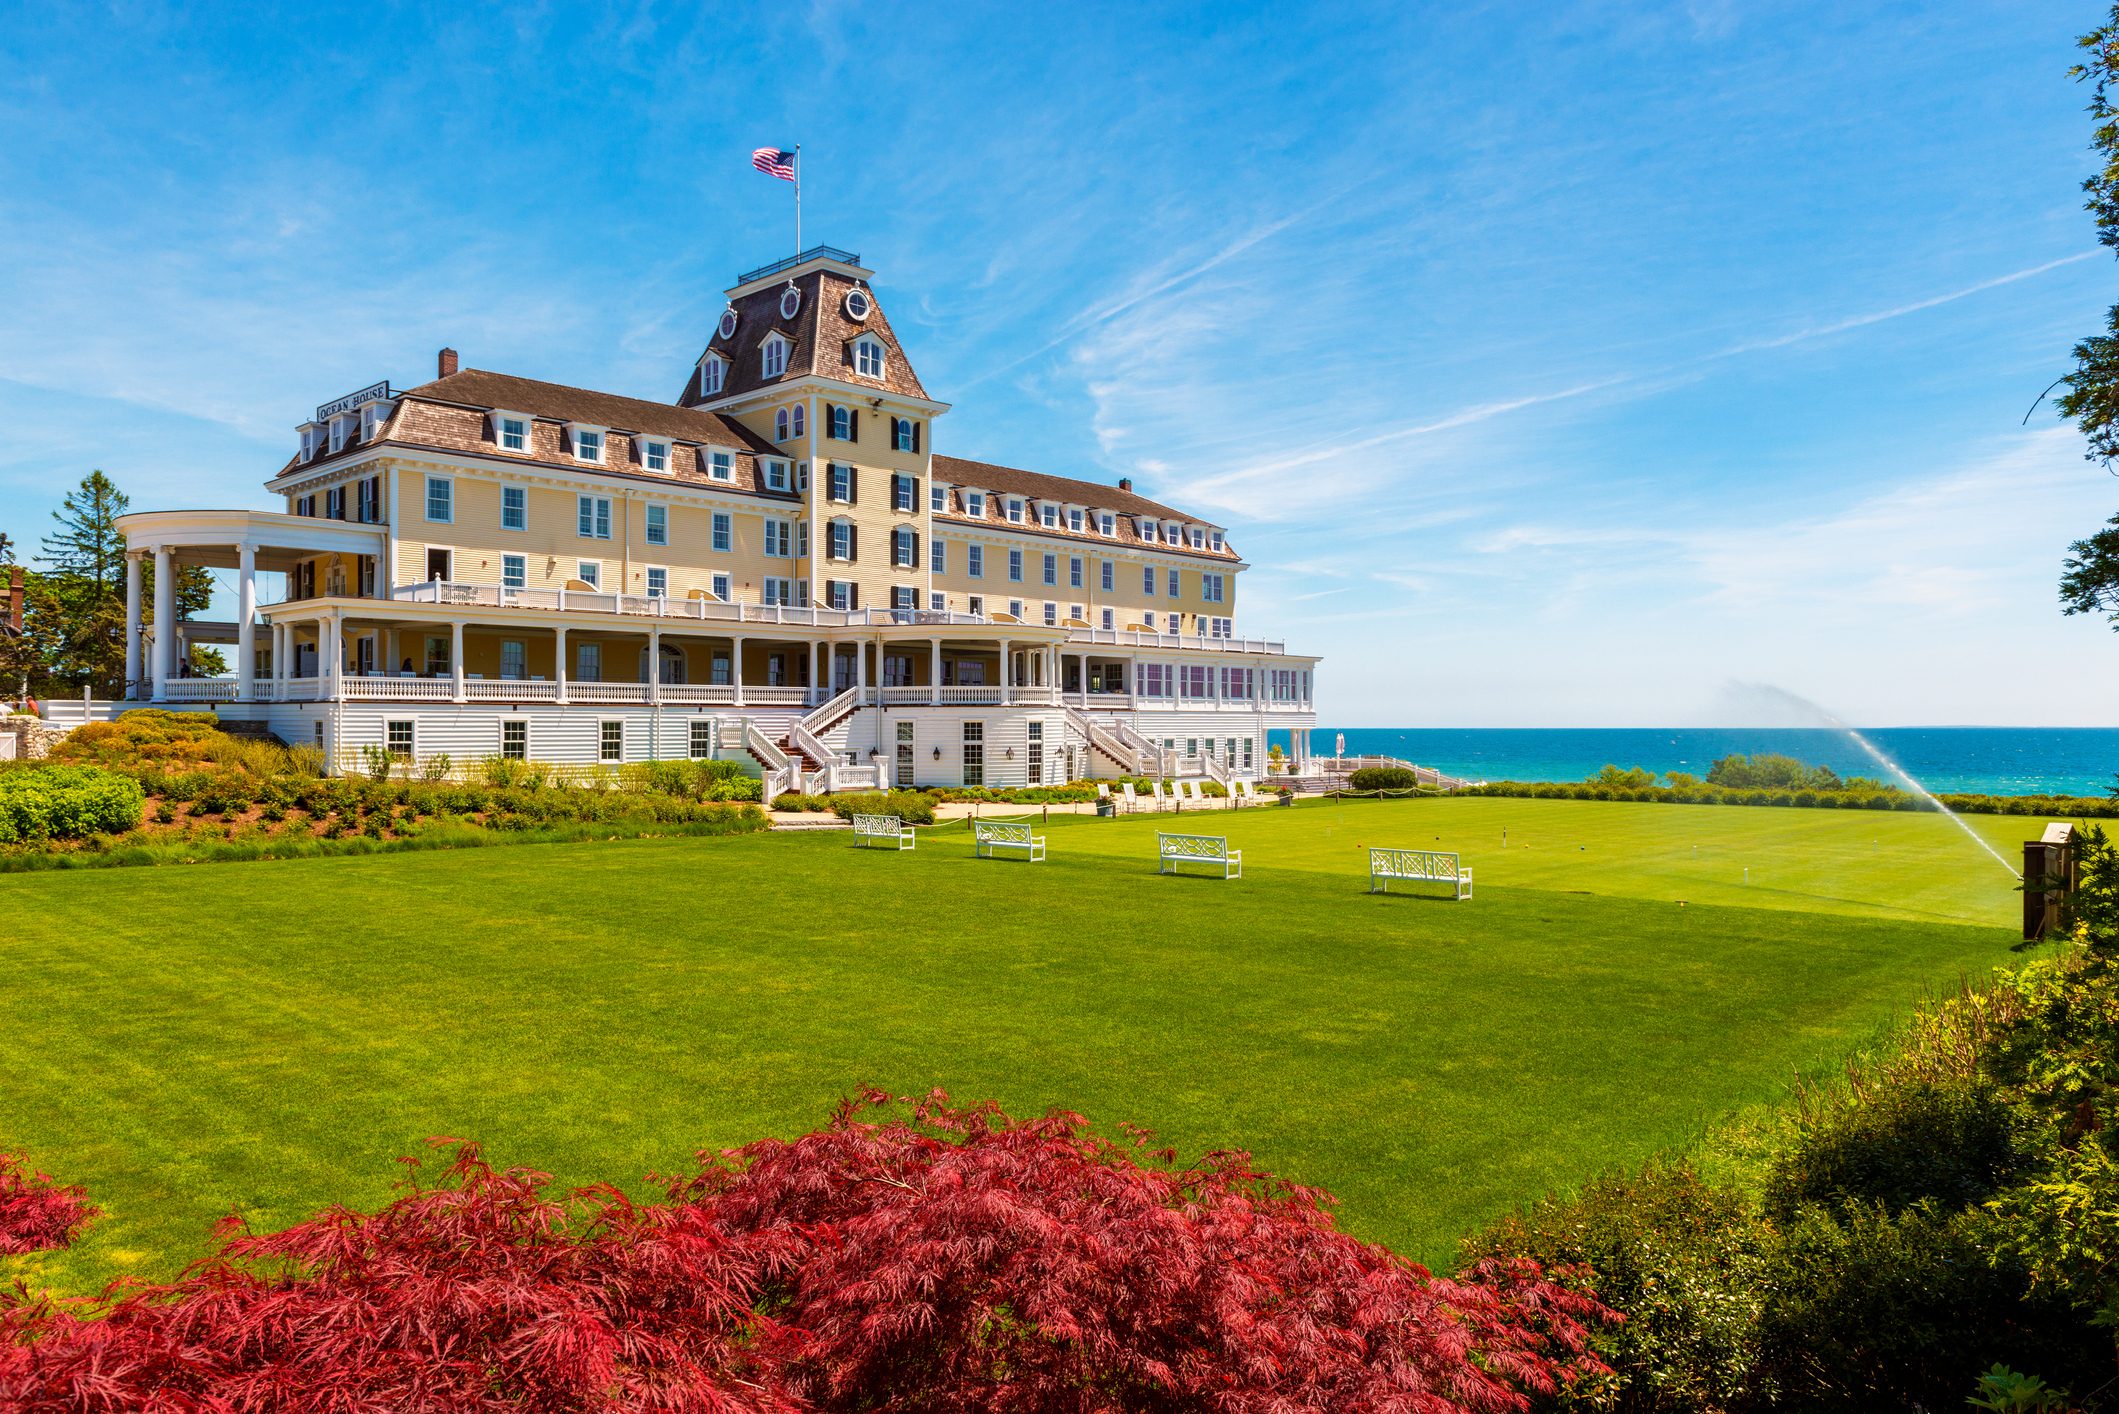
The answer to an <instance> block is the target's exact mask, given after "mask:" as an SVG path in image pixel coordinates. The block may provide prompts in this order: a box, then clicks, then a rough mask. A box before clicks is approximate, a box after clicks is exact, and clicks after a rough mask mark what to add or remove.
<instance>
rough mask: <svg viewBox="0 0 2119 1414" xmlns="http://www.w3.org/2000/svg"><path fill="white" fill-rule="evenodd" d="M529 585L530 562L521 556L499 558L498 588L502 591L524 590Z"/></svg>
mask: <svg viewBox="0 0 2119 1414" xmlns="http://www.w3.org/2000/svg"><path fill="white" fill-rule="evenodd" d="M529 583H530V562H529V560H528V558H526V557H525V556H522V555H502V556H501V557H500V587H501V588H502V589H525V588H527V587H528V586H529Z"/></svg>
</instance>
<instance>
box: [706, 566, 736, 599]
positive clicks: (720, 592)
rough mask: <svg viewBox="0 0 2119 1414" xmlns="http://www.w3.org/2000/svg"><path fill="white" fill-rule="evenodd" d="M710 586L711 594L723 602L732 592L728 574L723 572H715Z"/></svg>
mask: <svg viewBox="0 0 2119 1414" xmlns="http://www.w3.org/2000/svg"><path fill="white" fill-rule="evenodd" d="M710 587H711V590H712V593H713V596H714V597H715V598H716V599H719V600H721V601H722V602H724V603H726V602H727V601H728V598H729V596H730V595H731V594H732V593H733V592H734V588H733V586H732V585H731V584H730V583H729V578H728V575H727V574H725V573H717V574H715V575H714V577H713V579H712V580H711V581H710Z"/></svg>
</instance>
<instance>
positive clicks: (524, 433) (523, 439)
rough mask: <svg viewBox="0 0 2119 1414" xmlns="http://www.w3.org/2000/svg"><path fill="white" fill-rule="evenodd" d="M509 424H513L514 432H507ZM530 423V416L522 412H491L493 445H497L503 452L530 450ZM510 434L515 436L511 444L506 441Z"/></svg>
mask: <svg viewBox="0 0 2119 1414" xmlns="http://www.w3.org/2000/svg"><path fill="white" fill-rule="evenodd" d="M510 425H513V426H514V428H515V429H516V430H515V431H514V432H512V433H511V432H509V430H508V428H509V426H510ZM530 425H531V420H530V418H529V417H528V416H526V415H525V414H523V413H519V412H496V413H494V414H493V445H494V446H496V447H498V448H500V450H502V451H503V452H527V451H529V450H530ZM510 436H512V437H514V438H515V441H514V442H513V443H512V444H510V443H509V441H508V438H509V437H510Z"/></svg>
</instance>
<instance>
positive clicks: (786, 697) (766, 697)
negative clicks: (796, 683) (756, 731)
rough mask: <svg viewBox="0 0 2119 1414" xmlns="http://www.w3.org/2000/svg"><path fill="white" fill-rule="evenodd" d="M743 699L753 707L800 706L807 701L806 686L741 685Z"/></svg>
mask: <svg viewBox="0 0 2119 1414" xmlns="http://www.w3.org/2000/svg"><path fill="white" fill-rule="evenodd" d="M743 700H744V701H745V702H746V703H749V704H750V705H751V706H753V707H800V706H803V705H804V704H806V703H807V702H808V701H809V689H808V688H806V687H759V686H758V685H757V684H756V683H745V684H744V685H743Z"/></svg>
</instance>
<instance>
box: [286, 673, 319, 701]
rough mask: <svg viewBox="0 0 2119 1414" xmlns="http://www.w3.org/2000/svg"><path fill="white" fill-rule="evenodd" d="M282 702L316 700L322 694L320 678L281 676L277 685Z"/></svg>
mask: <svg viewBox="0 0 2119 1414" xmlns="http://www.w3.org/2000/svg"><path fill="white" fill-rule="evenodd" d="M278 696H279V700H280V701H282V702H317V701H321V700H322V698H323V696H324V680H323V679H322V678H282V679H281V680H280V686H279V693H278Z"/></svg>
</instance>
